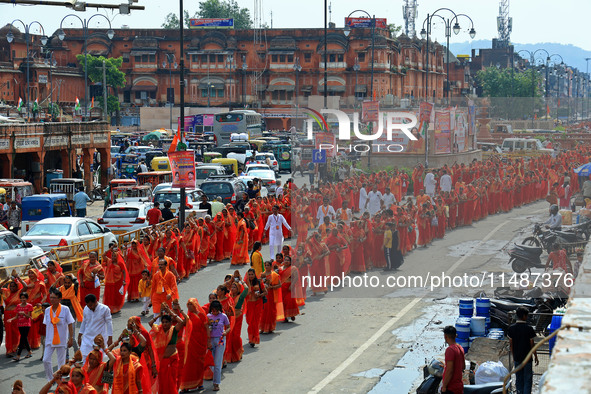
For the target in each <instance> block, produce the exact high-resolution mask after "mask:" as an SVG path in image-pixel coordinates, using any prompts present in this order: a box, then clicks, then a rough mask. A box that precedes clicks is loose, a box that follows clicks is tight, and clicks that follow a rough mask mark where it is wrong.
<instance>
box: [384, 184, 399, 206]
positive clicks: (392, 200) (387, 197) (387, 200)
mask: <svg viewBox="0 0 591 394" xmlns="http://www.w3.org/2000/svg"><path fill="white" fill-rule="evenodd" d="M382 201H383V202H384V208H385V209H390V208H391V207H392V205H394V204H396V197H395V196H394V194H392V192H391V191H390V188H389V187H387V188H386V193H384V194H383V195H382Z"/></svg>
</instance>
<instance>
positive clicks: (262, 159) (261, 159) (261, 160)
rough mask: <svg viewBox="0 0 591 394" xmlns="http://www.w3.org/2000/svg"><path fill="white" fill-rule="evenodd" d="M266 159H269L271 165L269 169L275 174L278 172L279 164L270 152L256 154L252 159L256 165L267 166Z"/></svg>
mask: <svg viewBox="0 0 591 394" xmlns="http://www.w3.org/2000/svg"><path fill="white" fill-rule="evenodd" d="M267 158H268V159H269V162H270V163H271V165H270V167H271V169H272V170H273V171H275V172H279V162H278V161H277V159H275V155H274V154H273V153H271V152H259V153H257V155H256V156H255V157H254V161H255V163H258V164H267ZM267 165H268V164H267Z"/></svg>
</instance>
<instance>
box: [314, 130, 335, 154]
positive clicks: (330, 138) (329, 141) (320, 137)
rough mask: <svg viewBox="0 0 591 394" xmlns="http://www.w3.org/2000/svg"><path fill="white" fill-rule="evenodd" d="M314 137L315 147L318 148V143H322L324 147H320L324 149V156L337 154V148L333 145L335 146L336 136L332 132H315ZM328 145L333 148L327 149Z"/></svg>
mask: <svg viewBox="0 0 591 394" xmlns="http://www.w3.org/2000/svg"><path fill="white" fill-rule="evenodd" d="M314 136H315V138H316V149H320V145H321V144H323V145H324V147H323V148H322V150H325V151H326V156H328V157H335V156H336V154H337V150H336V149H335V147H336V146H337V138H336V136H335V135H334V134H332V133H316V134H315V135H314ZM327 145H330V146H332V147H333V148H332V149H327V148H326V146H327Z"/></svg>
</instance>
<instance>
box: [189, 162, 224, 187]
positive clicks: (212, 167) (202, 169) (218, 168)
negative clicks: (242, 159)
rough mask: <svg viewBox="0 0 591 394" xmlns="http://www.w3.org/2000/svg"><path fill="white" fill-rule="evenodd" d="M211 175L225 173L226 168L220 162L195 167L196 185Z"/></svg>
mask: <svg viewBox="0 0 591 394" xmlns="http://www.w3.org/2000/svg"><path fill="white" fill-rule="evenodd" d="M212 175H226V169H225V168H224V167H223V166H222V165H220V164H202V165H198V166H197V167H195V182H196V184H197V186H199V185H201V184H202V183H203V181H205V180H206V179H207V178H209V177H210V176H212Z"/></svg>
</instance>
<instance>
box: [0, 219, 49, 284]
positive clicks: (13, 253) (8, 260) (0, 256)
mask: <svg viewBox="0 0 591 394" xmlns="http://www.w3.org/2000/svg"><path fill="white" fill-rule="evenodd" d="M42 254H43V250H42V249H41V248H40V247H38V246H34V245H32V244H31V243H29V242H25V241H23V240H22V239H21V238H20V237H19V236H18V235H15V234H14V233H13V232H11V231H8V230H2V231H0V268H2V267H12V266H15V265H26V264H29V263H30V262H31V259H34V258H35V257H39V256H41V255H42ZM9 274H10V272H8V273H6V272H5V270H0V278H1V279H4V278H6V277H7V275H9Z"/></svg>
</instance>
